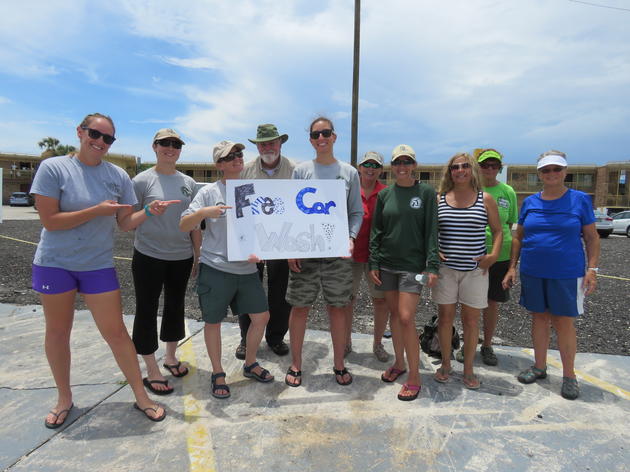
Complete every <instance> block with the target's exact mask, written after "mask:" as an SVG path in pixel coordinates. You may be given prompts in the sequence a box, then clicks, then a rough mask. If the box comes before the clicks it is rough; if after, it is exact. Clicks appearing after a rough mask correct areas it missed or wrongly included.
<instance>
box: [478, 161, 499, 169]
mask: <svg viewBox="0 0 630 472" xmlns="http://www.w3.org/2000/svg"><path fill="white" fill-rule="evenodd" d="M479 167H481V168H482V169H500V168H501V164H498V163H496V162H480V163H479Z"/></svg>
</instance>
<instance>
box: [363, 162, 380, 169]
mask: <svg viewBox="0 0 630 472" xmlns="http://www.w3.org/2000/svg"><path fill="white" fill-rule="evenodd" d="M361 167H367V168H368V169H380V168H381V167H383V166H382V165H380V164H379V163H378V162H364V163H363V164H361Z"/></svg>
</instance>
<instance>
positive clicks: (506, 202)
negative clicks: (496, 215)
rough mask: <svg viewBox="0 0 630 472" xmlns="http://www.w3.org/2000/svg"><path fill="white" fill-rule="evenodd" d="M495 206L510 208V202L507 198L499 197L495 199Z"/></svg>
mask: <svg viewBox="0 0 630 472" xmlns="http://www.w3.org/2000/svg"><path fill="white" fill-rule="evenodd" d="M497 205H499V206H500V207H501V208H510V201H509V200H508V199H507V198H504V197H499V198H498V199H497Z"/></svg>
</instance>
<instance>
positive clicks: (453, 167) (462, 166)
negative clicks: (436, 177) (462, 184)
mask: <svg viewBox="0 0 630 472" xmlns="http://www.w3.org/2000/svg"><path fill="white" fill-rule="evenodd" d="M448 168H449V169H450V170H459V169H470V163H468V162H464V163H463V164H451V165H450V166H449V167H448Z"/></svg>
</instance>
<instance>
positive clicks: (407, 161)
mask: <svg viewBox="0 0 630 472" xmlns="http://www.w3.org/2000/svg"><path fill="white" fill-rule="evenodd" d="M415 163H416V161H412V160H411V159H396V160H395V161H392V165H393V166H412V165H414V164H415Z"/></svg>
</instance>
